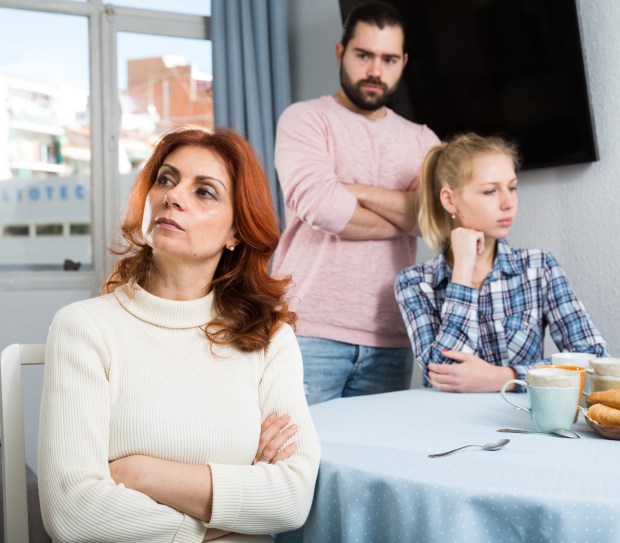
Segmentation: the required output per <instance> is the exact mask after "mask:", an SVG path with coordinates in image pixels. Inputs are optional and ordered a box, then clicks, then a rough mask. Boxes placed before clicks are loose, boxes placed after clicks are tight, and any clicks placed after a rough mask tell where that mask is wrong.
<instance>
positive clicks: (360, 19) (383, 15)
mask: <svg viewBox="0 0 620 543" xmlns="http://www.w3.org/2000/svg"><path fill="white" fill-rule="evenodd" d="M357 23H366V24H369V25H373V26H377V27H379V28H380V29H383V28H385V27H386V26H397V27H400V29H401V30H402V31H403V51H404V49H405V40H404V37H405V21H404V20H403V18H402V16H401V14H400V13H399V12H398V10H397V9H396V8H395V7H394V6H392V5H391V4H388V3H387V2H364V3H363V4H360V5H359V6H356V7H354V8H353V9H352V10H351V11H350V12H349V13H348V14H347V17H346V19H345V21H344V31H343V33H342V39H341V40H340V43H342V46H343V47H344V49H346V48H347V44H348V43H349V41H350V40H351V38H352V37H353V34H354V33H355V28H356V26H357Z"/></svg>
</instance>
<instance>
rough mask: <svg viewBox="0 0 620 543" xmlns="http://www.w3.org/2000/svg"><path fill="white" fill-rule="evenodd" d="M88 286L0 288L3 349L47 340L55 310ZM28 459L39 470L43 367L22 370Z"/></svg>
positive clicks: (86, 294) (84, 292)
mask: <svg viewBox="0 0 620 543" xmlns="http://www.w3.org/2000/svg"><path fill="white" fill-rule="evenodd" d="M90 295H91V294H90V291H89V290H79V289H72V290H65V289H59V290H0V350H2V349H4V348H5V347H6V346H7V345H10V344H12V343H45V340H46V338H47V331H48V328H49V325H50V323H51V322H52V318H53V316H54V314H55V313H56V311H58V309H60V308H61V307H62V306H64V305H66V304H69V303H71V302H74V301H77V300H83V299H85V298H89V297H90ZM22 381H23V387H24V426H25V429H26V432H25V433H26V435H25V439H26V462H27V464H28V465H29V466H30V467H31V468H32V469H33V470H34V472H35V473H37V468H38V464H37V456H36V451H37V429H38V427H39V405H40V398H41V389H42V386H43V367H42V366H32V367H27V368H24V370H23V372H22Z"/></svg>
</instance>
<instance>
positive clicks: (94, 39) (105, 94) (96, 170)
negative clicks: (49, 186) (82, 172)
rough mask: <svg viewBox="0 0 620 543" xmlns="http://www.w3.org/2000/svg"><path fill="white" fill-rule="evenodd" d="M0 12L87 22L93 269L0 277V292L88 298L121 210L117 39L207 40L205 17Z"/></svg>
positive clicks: (103, 271) (23, 0) (29, 3)
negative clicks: (70, 293)
mask: <svg viewBox="0 0 620 543" xmlns="http://www.w3.org/2000/svg"><path fill="white" fill-rule="evenodd" d="M0 8H10V9H19V10H22V11H37V12H47V13H56V14H61V15H73V16H84V17H87V18H88V47H89V55H88V58H89V69H90V79H89V82H90V102H91V110H90V130H91V165H90V168H91V239H92V255H93V262H92V269H91V270H88V271H71V272H68V271H63V270H58V271H47V270H41V271H29V270H19V271H0V290H36V289H41V290H43V289H45V290H58V289H80V288H85V289H90V290H91V292H92V293H93V294H95V293H97V292H98V291H99V289H100V287H101V284H102V281H103V279H104V278H105V277H106V276H107V275H108V274H109V273H110V271H111V270H112V268H113V266H114V262H115V257H114V255H111V254H110V253H109V252H108V251H107V247H108V246H110V245H111V244H113V243H115V242H116V241H118V220H119V216H118V213H119V210H120V209H121V207H122V205H121V201H120V200H121V195H120V176H119V172H118V161H119V156H118V141H119V125H118V123H117V122H115V121H114V120H115V119H118V118H119V115H120V113H121V112H120V111H119V104H118V80H117V65H116V64H117V35H118V33H119V32H134V33H141V34H150V35H161V36H169V37H178V38H194V39H205V40H209V39H210V38H211V27H210V17H208V16H204V15H191V14H184V13H173V12H167V11H157V10H149V9H141V8H130V7H120V6H115V5H113V4H104V3H103V2H102V1H101V0H86V1H85V2H75V1H72V0H0Z"/></svg>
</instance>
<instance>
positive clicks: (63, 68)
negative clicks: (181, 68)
mask: <svg viewBox="0 0 620 543" xmlns="http://www.w3.org/2000/svg"><path fill="white" fill-rule="evenodd" d="M114 4H115V5H119V6H120V5H123V6H128V7H148V8H149V9H154V10H158V9H163V10H169V11H171V10H174V11H176V12H181V13H199V14H205V15H206V14H209V13H210V11H211V2H210V0H174V1H170V0H115V2H114ZM26 28H27V29H28V32H25V31H24V29H26ZM0 36H2V46H1V47H0V74H9V75H16V76H21V77H25V78H28V79H36V80H37V81H42V82H44V83H50V84H64V85H69V86H75V87H79V88H82V89H88V78H89V69H88V20H87V18H86V17H81V16H74V15H59V14H54V13H45V12H33V11H26V10H17V9H8V8H0ZM33 37H35V38H34V39H33ZM117 50H118V61H119V63H118V83H119V88H121V89H124V88H125V87H126V81H127V67H126V66H127V60H128V59H135V58H145V57H158V56H163V55H166V54H175V55H183V56H184V57H185V58H186V59H187V61H188V63H195V64H197V66H198V67H199V68H200V69H201V70H202V71H204V72H207V73H211V72H212V69H211V42H208V41H203V40H192V39H181V38H167V37H163V36H151V35H146V34H133V33H127V32H124V33H120V34H119V38H118V42H117Z"/></svg>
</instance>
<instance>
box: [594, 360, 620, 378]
mask: <svg viewBox="0 0 620 543" xmlns="http://www.w3.org/2000/svg"><path fill="white" fill-rule="evenodd" d="M590 365H591V366H592V369H593V370H594V373H596V374H597V375H601V376H605V377H620V358H593V359H592V360H591V361H590Z"/></svg>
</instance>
